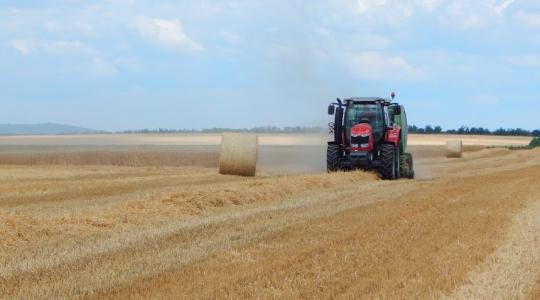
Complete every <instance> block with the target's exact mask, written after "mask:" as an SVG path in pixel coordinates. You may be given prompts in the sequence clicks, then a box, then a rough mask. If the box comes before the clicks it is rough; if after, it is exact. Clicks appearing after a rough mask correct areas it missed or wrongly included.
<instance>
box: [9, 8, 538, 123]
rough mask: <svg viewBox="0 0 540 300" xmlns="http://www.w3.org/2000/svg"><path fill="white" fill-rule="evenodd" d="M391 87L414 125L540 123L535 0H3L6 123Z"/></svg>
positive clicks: (196, 113)
mask: <svg viewBox="0 0 540 300" xmlns="http://www.w3.org/2000/svg"><path fill="white" fill-rule="evenodd" d="M391 91H396V93H397V100H399V101H400V102H402V103H404V104H405V105H406V107H407V111H408V115H409V119H410V122H411V123H414V124H418V125H425V124H432V125H442V126H443V127H445V128H450V127H459V126H460V125H470V126H485V127H489V128H497V127H500V126H502V127H523V128H528V129H533V128H539V127H540V121H539V120H540V118H539V116H538V115H539V114H540V102H539V101H538V100H539V99H540V95H539V94H540V2H539V1H537V0H535V1H532V0H530V1H527V0H515V1H512V0H477V1H465V0H409V1H407V0H328V1H308V0H292V1H278V0H274V1H247V0H246V1H240V0H238V1H204V0H201V1H136V0H102V1H78V0H70V1H68V0H63V1H62V0H52V1H32V0H28V1H25V0H19V1H10V0H7V1H6V0H0V104H1V109H0V123H37V122H58V123H68V124H74V125H80V126H86V127H92V128H98V129H104V130H121V129H129V128H146V127H148V128H158V127H163V128H206V127H251V126H258V125H276V126H286V125H308V126H311V125H319V126H324V125H325V124H326V123H327V122H328V121H329V118H328V116H326V115H325V111H326V105H327V103H329V102H330V101H332V100H333V99H334V98H336V97H342V98H346V97H349V96H386V95H388V94H389V93H390V92H391Z"/></svg>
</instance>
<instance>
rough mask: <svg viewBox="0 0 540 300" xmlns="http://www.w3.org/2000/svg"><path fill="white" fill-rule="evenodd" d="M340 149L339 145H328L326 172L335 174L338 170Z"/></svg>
mask: <svg viewBox="0 0 540 300" xmlns="http://www.w3.org/2000/svg"><path fill="white" fill-rule="evenodd" d="M340 159H341V148H340V146H339V145H328V149H327V150H326V170H327V171H328V172H337V171H339V170H340V168H341V166H340Z"/></svg>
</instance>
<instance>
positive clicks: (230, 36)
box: [219, 29, 242, 44]
mask: <svg viewBox="0 0 540 300" xmlns="http://www.w3.org/2000/svg"><path fill="white" fill-rule="evenodd" d="M219 35H220V36H221V37H222V38H223V39H224V40H225V41H227V42H229V43H231V44H238V43H239V42H240V40H241V39H242V38H241V37H240V35H238V34H237V33H236V32H232V31H230V30H227V29H221V30H220V31H219Z"/></svg>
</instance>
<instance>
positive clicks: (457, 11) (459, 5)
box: [446, 1, 483, 29]
mask: <svg viewBox="0 0 540 300" xmlns="http://www.w3.org/2000/svg"><path fill="white" fill-rule="evenodd" d="M446 10H447V13H448V16H449V17H450V19H451V21H450V23H451V24H454V25H456V26H457V27H459V28H461V29H470V28H474V27H478V26H480V25H482V23H483V19H482V15H481V14H480V13H479V12H477V11H476V10H475V9H474V7H472V6H471V4H470V3H469V2H463V1H455V2H452V3H450V5H448V7H447V8H446Z"/></svg>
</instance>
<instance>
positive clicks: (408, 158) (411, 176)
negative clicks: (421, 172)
mask: <svg viewBox="0 0 540 300" xmlns="http://www.w3.org/2000/svg"><path fill="white" fill-rule="evenodd" d="M405 160H406V161H407V165H409V172H408V173H409V174H408V176H407V177H408V178H409V179H414V164H413V157H412V154H410V153H405Z"/></svg>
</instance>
